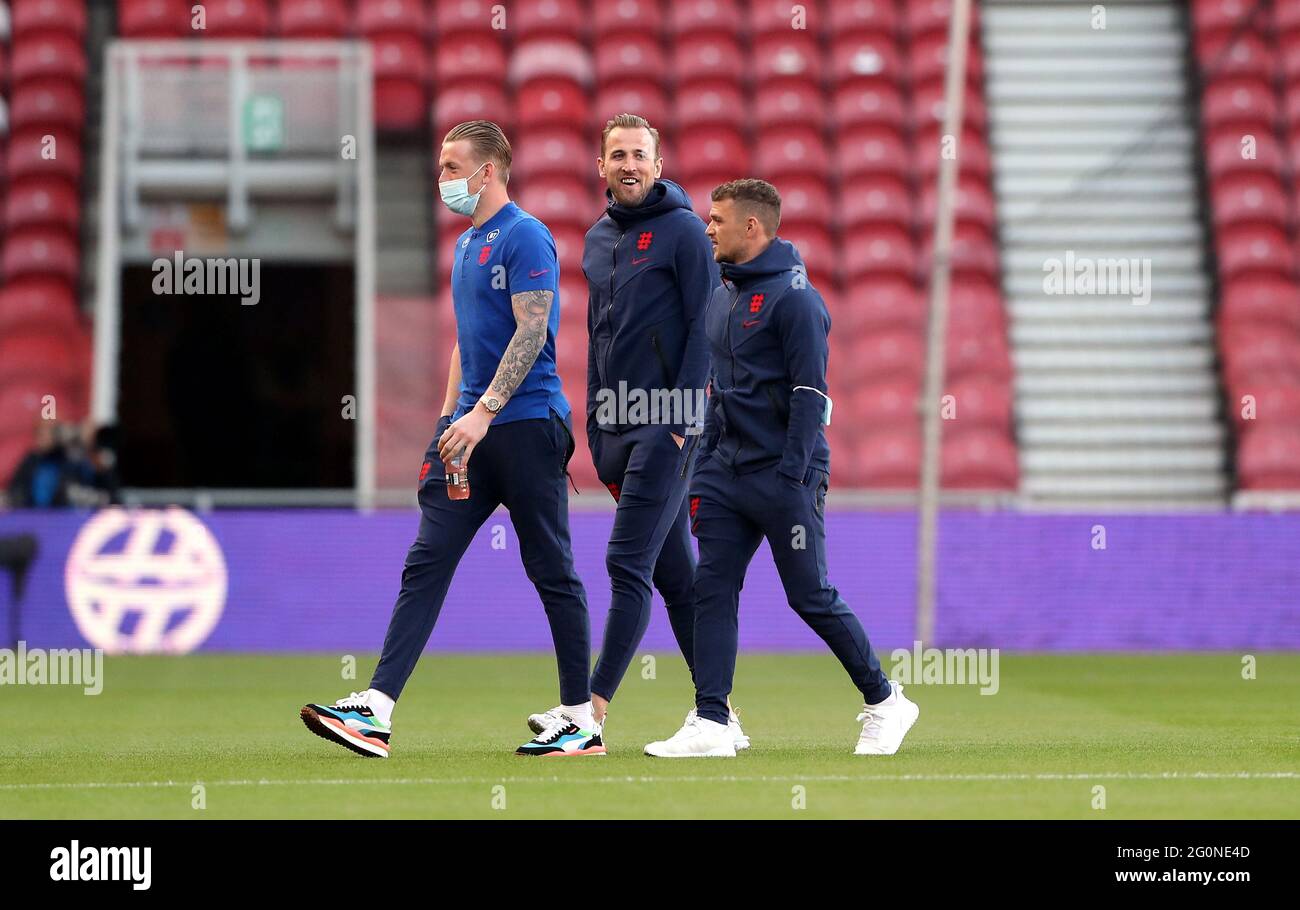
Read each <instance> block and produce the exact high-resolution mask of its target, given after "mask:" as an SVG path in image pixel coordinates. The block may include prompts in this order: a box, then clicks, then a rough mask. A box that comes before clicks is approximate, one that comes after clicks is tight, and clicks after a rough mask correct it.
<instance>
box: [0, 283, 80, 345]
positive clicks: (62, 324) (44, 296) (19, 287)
mask: <svg viewBox="0 0 1300 910" xmlns="http://www.w3.org/2000/svg"><path fill="white" fill-rule="evenodd" d="M76 317H77V304H76V299H75V298H74V297H73V294H72V287H71V285H69V284H67V283H66V282H63V281H59V280H57V279H28V280H26V281H20V282H18V283H16V284H9V285H6V286H5V287H3V288H0V334H4V333H6V332H13V331H14V330H16V329H19V328H23V327H26V326H53V327H54V329H55V331H62V330H65V329H66V327H67V326H71V325H72V324H73V323H74V322H75V321H76Z"/></svg>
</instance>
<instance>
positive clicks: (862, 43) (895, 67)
mask: <svg viewBox="0 0 1300 910" xmlns="http://www.w3.org/2000/svg"><path fill="white" fill-rule="evenodd" d="M830 73H831V79H832V84H834V85H836V86H840V87H843V86H845V85H849V84H855V83H859V82H871V83H876V82H884V83H888V84H895V85H896V84H899V83H901V82H902V79H903V64H902V59H901V57H900V56H899V53H898V45H897V44H896V43H895V41H894V39H893V38H892V37H890V36H888V35H881V34H877V33H873V32H866V33H861V34H855V35H845V36H843V37H839V38H836V39H834V40H833V42H832V44H831V68H830Z"/></svg>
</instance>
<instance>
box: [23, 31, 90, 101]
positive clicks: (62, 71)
mask: <svg viewBox="0 0 1300 910" xmlns="http://www.w3.org/2000/svg"><path fill="white" fill-rule="evenodd" d="M12 51H13V57H12V59H11V60H10V63H9V78H10V80H11V81H12V84H13V85H14V87H15V88H16V87H18V86H20V85H22V84H23V83H24V82H26V81H28V80H31V79H64V80H71V81H73V82H75V83H78V84H80V83H82V82H84V81H85V79H86V49H85V47H84V45H83V44H82V43H81V40H80V39H78V38H74V37H72V36H71V35H67V34H59V33H54V32H38V33H36V34H34V35H28V36H27V37H25V38H19V39H15V41H14V42H13V45H12Z"/></svg>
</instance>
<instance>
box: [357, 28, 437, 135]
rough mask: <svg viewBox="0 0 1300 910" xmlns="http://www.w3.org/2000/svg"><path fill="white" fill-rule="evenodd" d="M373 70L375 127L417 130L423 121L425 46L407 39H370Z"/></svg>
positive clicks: (414, 39)
mask: <svg viewBox="0 0 1300 910" xmlns="http://www.w3.org/2000/svg"><path fill="white" fill-rule="evenodd" d="M370 45H371V48H372V52H373V55H374V69H375V124H376V125H377V126H378V127H379V128H380V129H383V130H410V129H418V128H419V126H420V124H421V123H423V122H424V117H425V110H426V108H425V104H426V101H425V93H424V85H425V70H424V65H425V58H424V46H423V45H422V44H421V42H420V41H419V40H418V39H417V38H414V37H411V36H407V35H392V34H389V35H376V36H375V37H373V38H371V39H370Z"/></svg>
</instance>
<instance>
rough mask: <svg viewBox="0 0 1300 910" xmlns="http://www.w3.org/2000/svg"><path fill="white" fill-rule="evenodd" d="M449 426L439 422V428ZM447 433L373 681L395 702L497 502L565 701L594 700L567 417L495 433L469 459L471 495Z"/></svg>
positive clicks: (428, 471)
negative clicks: (456, 491) (465, 494)
mask: <svg viewBox="0 0 1300 910" xmlns="http://www.w3.org/2000/svg"><path fill="white" fill-rule="evenodd" d="M445 426H446V423H445V422H440V424H439V433H438V435H441V430H442V429H443V428H444V427H445ZM438 435H435V437H434V440H433V442H432V443H431V444H430V446H429V449H428V451H427V452H425V455H424V460H425V463H426V464H425V469H424V470H422V471H421V480H420V496H419V498H420V513H421V514H420V530H419V534H418V535H417V536H416V538H415V543H413V544H412V545H411V549H410V551H409V552H408V553H407V555H406V567H405V568H404V569H403V570H402V591H401V593H400V594H399V595H398V597H397V605H396V606H395V607H394V608H393V617H392V619H391V620H390V621H389V624H388V634H387V635H386V636H385V638H384V653H383V656H382V657H381V658H380V659H379V666H377V667H376V668H375V674H374V676H373V677H372V678H371V680H370V687H371V688H372V689H378V690H379V691H380V692H383V693H385V694H386V695H389V696H391V697H392V698H394V699H396V698H397V697H398V696H400V695H401V694H402V689H403V688H404V687H405V686H406V680H407V679H408V678H409V677H410V675H411V671H412V670H414V669H415V662H416V661H417V660H418V659H419V657H420V652H421V651H423V650H424V646H425V644H427V643H428V641H429V635H430V634H431V633H432V632H433V626H434V623H436V622H437V620H438V613H439V612H440V611H441V610H442V602H443V599H444V598H445V597H446V596H447V588H448V587H449V586H450V585H451V577H452V574H453V573H454V572H455V571H456V566H457V565H458V564H459V563H460V558H461V556H463V555H464V553H465V550H466V549H467V548H468V547H469V544H470V541H471V540H473V539H474V535H475V533H476V532H477V531H478V529H479V527H480V526H481V525H482V524H483V522H485V521H486V520H487V518H488V516H489V515H491V514H492V512H493V510H495V509H496V507H497V506H498V505H504V506H505V507H506V508H507V509H508V510H509V511H510V522H511V524H513V525H514V528H515V533H516V534H518V535H519V554H520V557H521V558H522V559H523V563H524V569H525V571H526V572H527V574H528V580H529V581H531V582H532V583H533V585H534V586H535V587H536V588H537V593H538V594H539V595H540V596H541V599H542V605H543V606H544V607H545V609H546V618H547V620H548V621H549V622H550V625H551V638H552V639H553V640H554V642H555V659H556V662H557V664H558V665H559V674H560V702H561V703H562V704H566V705H580V704H583V703H584V702H586V701H587V700H589V699H590V698H591V691H590V689H589V687H588V675H587V669H588V666H589V661H590V660H591V629H590V626H589V624H588V617H587V597H586V592H585V591H584V589H583V587H582V581H581V580H580V579H579V578H578V574H577V572H576V571H574V567H573V551H572V549H571V547H570V545H569V487H568V477H567V475H566V473H565V468H566V467H567V465H568V461H569V458H570V457H571V456H572V455H573V448H574V442H573V433H572V432H571V431H570V429H569V422H568V420H567V419H564V418H561V417H560V416H559V415H557V414H556V413H555V412H554V411H552V412H551V416H550V417H549V418H545V419H530V420H516V421H512V422H510V423H504V424H497V425H495V426H491V427H489V429H488V432H487V435H486V436H484V437H483V441H482V442H480V443H479V444H478V446H477V447H476V448H475V449H474V454H473V456H472V457H471V458H470V463H469V486H470V496H469V498H468V499H462V500H452V499H448V498H447V489H446V477H445V474H444V471H443V465H442V461H441V459H439V457H438Z"/></svg>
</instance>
